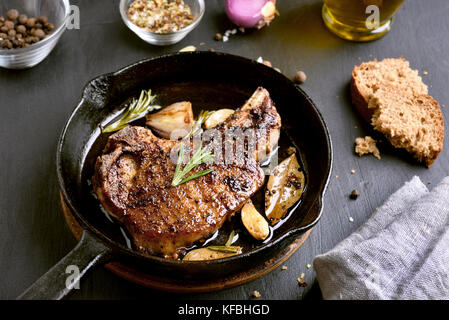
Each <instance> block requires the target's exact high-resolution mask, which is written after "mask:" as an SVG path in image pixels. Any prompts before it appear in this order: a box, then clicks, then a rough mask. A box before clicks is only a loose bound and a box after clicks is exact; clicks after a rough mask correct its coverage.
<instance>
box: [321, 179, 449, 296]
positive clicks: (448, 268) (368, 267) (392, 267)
mask: <svg viewBox="0 0 449 320" xmlns="http://www.w3.org/2000/svg"><path fill="white" fill-rule="evenodd" d="M313 264H314V269H315V271H316V274H317V280H318V283H319V285H320V288H321V291H322V294H323V298H324V299H363V300H366V299H406V300H410V299H420V300H421V299H449V177H446V178H444V179H443V181H442V182H441V183H440V184H439V185H438V186H436V187H435V188H434V189H433V190H432V191H431V192H429V190H428V189H427V187H426V186H425V185H424V184H423V183H422V182H421V180H420V179H419V178H418V177H414V178H413V179H412V180H411V181H409V182H407V183H406V184H405V185H404V186H403V187H401V188H400V189H399V190H398V191H396V192H395V193H394V194H393V195H392V196H391V197H390V198H389V199H388V200H387V201H386V203H385V204H384V205H383V206H382V207H380V208H379V209H378V210H377V211H376V212H375V213H374V214H373V215H372V216H371V217H370V218H369V219H368V220H367V221H366V222H365V223H364V224H363V225H362V226H361V227H360V228H359V229H358V230H357V231H355V232H354V233H353V234H351V235H350V236H349V237H348V238H346V239H345V240H343V241H342V242H340V243H339V244H338V245H337V246H336V247H335V248H334V249H332V250H330V251H329V252H327V253H325V254H322V255H318V256H317V257H315V259H314V263H313Z"/></svg>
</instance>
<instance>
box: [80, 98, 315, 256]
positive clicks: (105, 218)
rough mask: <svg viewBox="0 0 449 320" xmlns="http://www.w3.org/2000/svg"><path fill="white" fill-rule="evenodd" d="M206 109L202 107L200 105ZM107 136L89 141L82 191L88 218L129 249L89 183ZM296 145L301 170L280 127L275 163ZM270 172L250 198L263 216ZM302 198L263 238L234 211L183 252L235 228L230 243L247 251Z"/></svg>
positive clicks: (218, 241) (222, 239)
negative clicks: (255, 233) (217, 228)
mask: <svg viewBox="0 0 449 320" xmlns="http://www.w3.org/2000/svg"><path fill="white" fill-rule="evenodd" d="M161 105H163V106H166V104H162V103H161ZM193 108H194V112H195V114H198V113H199V110H195V104H194V103H193ZM203 109H205V108H203ZM208 109H209V110H212V109H218V108H208ZM130 125H137V126H144V127H145V119H139V120H136V121H134V122H132V123H130ZM109 136H110V134H100V135H93V138H92V139H93V140H94V141H91V143H90V145H91V148H90V150H89V151H88V153H87V156H86V158H85V161H84V166H83V171H82V177H81V179H82V190H81V192H82V194H83V199H85V201H86V207H87V208H91V209H90V210H92V208H94V211H93V212H90V214H89V218H90V219H92V220H93V221H94V225H96V226H101V228H102V232H104V233H105V234H106V235H107V236H108V237H110V238H111V239H113V240H114V241H116V242H117V243H119V244H121V245H122V246H124V247H128V248H129V249H133V250H134V249H136V248H134V245H133V241H132V238H131V236H130V235H129V234H128V232H127V231H126V228H125V227H124V226H123V225H122V224H121V223H120V222H118V221H116V220H114V219H113V218H112V217H111V216H109V215H108V214H107V213H106V211H105V210H104V209H103V208H102V206H101V204H100V203H99V201H98V200H97V198H96V195H95V193H94V191H93V187H92V182H91V179H92V176H93V174H94V167H95V161H96V159H97V157H98V156H100V155H101V154H102V152H103V149H104V147H105V145H106V143H107V139H108V137H109ZM292 147H293V148H295V149H296V157H297V159H298V162H299V165H300V167H301V169H302V170H303V168H304V166H303V162H302V161H301V152H300V150H298V148H297V146H296V145H295V144H294V142H293V141H292V139H290V137H289V135H288V132H286V131H285V130H283V129H282V128H281V135H280V138H279V142H278V148H277V149H276V150H275V152H277V157H278V161H277V163H275V165H277V164H278V163H281V162H282V161H283V160H284V159H286V158H287V157H288V156H289V155H290V154H291V150H292V149H291V148H292ZM267 162H269V161H265V162H264V163H262V164H261V166H262V168H263V169H264V170H265V169H268V165H266V164H268V163H267ZM303 173H304V175H305V181H306V183H305V188H304V191H303V194H304V193H305V192H306V189H307V174H306V172H303ZM268 178H269V176H268V175H266V176H265V183H264V185H263V186H262V188H260V190H259V191H257V192H256V194H255V195H254V196H253V197H252V198H251V200H252V202H253V204H254V206H255V208H256V209H257V211H258V212H260V213H261V214H262V215H263V216H265V214H264V212H265V193H266V185H267V182H268ZM301 200H302V196H301V198H300V200H299V201H298V202H296V203H295V204H294V205H293V206H291V207H290V208H289V209H288V211H287V213H286V214H285V216H284V218H283V219H281V221H279V222H278V223H277V224H275V225H273V226H272V225H271V224H270V227H269V228H270V235H269V236H268V237H267V238H266V239H265V240H263V241H260V240H256V239H254V238H253V237H252V236H251V235H250V234H249V232H248V231H247V230H246V228H245V226H244V225H243V223H242V221H241V216H240V212H237V213H236V214H235V215H234V216H233V217H232V218H231V219H230V220H228V221H226V222H225V223H224V224H223V226H222V227H221V228H220V229H219V230H217V231H216V232H215V233H214V234H213V235H212V236H211V237H209V238H208V239H205V240H202V241H198V242H197V243H195V244H194V245H193V246H192V247H190V248H186V250H185V252H184V255H185V254H186V253H187V252H189V251H190V250H193V249H197V248H201V247H206V246H211V245H215V246H223V245H224V244H225V243H226V241H227V240H228V238H229V236H230V234H231V232H232V231H234V234H235V236H234V241H233V243H232V245H233V246H240V247H242V252H243V253H244V252H246V251H250V250H252V249H254V248H256V247H258V246H261V245H263V244H265V243H267V242H269V241H270V240H271V238H272V237H273V235H275V233H276V230H277V229H278V228H279V227H280V226H281V225H282V224H283V223H284V222H285V221H287V220H288V219H289V217H290V215H291V214H292V213H293V211H294V210H295V209H296V208H297V207H298V206H299V205H300V203H301ZM184 255H180V256H179V258H178V259H182V258H183V256H184Z"/></svg>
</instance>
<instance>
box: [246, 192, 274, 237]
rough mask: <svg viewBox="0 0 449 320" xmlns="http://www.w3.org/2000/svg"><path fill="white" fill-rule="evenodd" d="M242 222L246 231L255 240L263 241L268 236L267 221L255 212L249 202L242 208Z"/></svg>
mask: <svg viewBox="0 0 449 320" xmlns="http://www.w3.org/2000/svg"><path fill="white" fill-rule="evenodd" d="M241 216H242V222H243V225H244V226H245V228H246V230H248V232H249V233H250V234H251V235H252V236H253V238H254V239H257V240H265V239H266V238H267V237H268V236H269V235H270V227H269V225H268V222H267V220H265V218H264V217H263V216H262V215H261V214H260V213H259V212H258V211H257V209H256V208H255V207H254V205H253V203H252V202H251V200H249V201H248V202H247V203H246V204H245V205H244V206H243V208H242V212H241Z"/></svg>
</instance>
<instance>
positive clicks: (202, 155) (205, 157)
mask: <svg viewBox="0 0 449 320" xmlns="http://www.w3.org/2000/svg"><path fill="white" fill-rule="evenodd" d="M213 158H214V155H213V154H212V153H210V152H204V149H203V148H202V143H200V146H199V148H198V150H197V151H196V152H195V154H194V155H193V157H192V158H191V159H190V160H189V162H188V163H187V164H186V165H185V167H184V169H181V164H182V161H183V159H184V144H183V143H181V146H180V148H179V153H178V162H177V164H176V169H175V175H174V176H173V180H172V183H171V185H172V186H174V187H176V186H179V185H180V184H183V183H186V182H188V181H190V180H193V179H196V178H199V177H202V176H204V175H206V174H208V173H211V172H212V171H213V170H212V169H207V170H204V171H200V172H197V173H195V174H192V175H190V176H188V177H186V176H187V174H188V173H189V172H190V171H192V169H194V168H196V167H197V166H199V165H200V164H202V163H206V162H209V161H211V160H212V159H213Z"/></svg>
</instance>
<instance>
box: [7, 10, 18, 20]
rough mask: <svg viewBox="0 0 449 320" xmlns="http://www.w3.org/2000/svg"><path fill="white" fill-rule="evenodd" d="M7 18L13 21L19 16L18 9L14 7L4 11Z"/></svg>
mask: <svg viewBox="0 0 449 320" xmlns="http://www.w3.org/2000/svg"><path fill="white" fill-rule="evenodd" d="M6 17H7V18H8V20H11V21H14V20H16V19H17V18H18V17H19V11H17V10H16V9H11V10H9V11H8V12H7V13H6Z"/></svg>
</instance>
